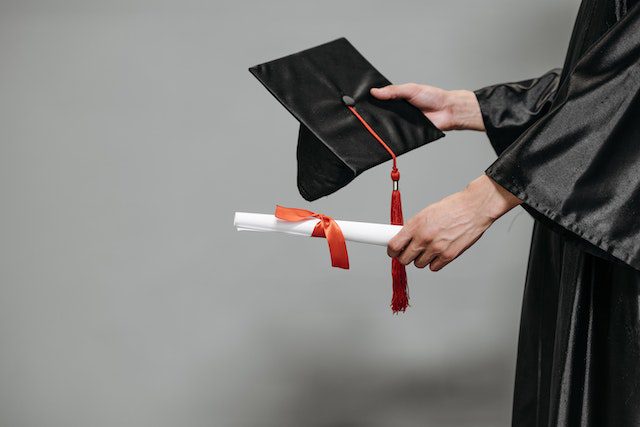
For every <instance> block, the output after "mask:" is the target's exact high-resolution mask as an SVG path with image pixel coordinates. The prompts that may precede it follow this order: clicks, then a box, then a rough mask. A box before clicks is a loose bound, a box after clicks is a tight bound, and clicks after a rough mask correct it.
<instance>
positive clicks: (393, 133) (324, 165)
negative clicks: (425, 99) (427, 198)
mask: <svg viewBox="0 0 640 427" xmlns="http://www.w3.org/2000/svg"><path fill="white" fill-rule="evenodd" d="M249 71H250V72H251V73H252V74H253V75H254V76H255V77H256V78H257V79H258V80H260V82H261V83H262V84H263V85H264V86H265V87H266V88H267V89H268V90H269V91H270V92H271V94H272V95H273V96H274V97H275V98H276V99H277V100H278V101H280V103H281V104H282V105H283V106H284V107H285V108H286V109H287V110H289V112H290V113H291V114H293V116H294V117H295V118H296V119H297V120H298V121H299V122H300V131H299V133H298V149H297V159H298V189H299V191H300V194H301V195H302V197H304V198H305V199H306V200H308V201H313V200H316V199H318V198H320V197H322V196H327V195H329V194H332V193H334V192H335V191H337V190H339V189H340V188H342V187H344V186H345V185H347V184H348V183H349V182H351V181H352V180H353V179H354V178H355V177H357V176H358V175H360V174H361V173H362V172H364V171H366V170H367V169H370V168H372V167H374V166H377V165H379V164H381V163H384V162H386V161H388V160H393V165H392V171H391V179H392V181H393V191H392V200H391V223H392V224H398V225H402V222H403V218H402V206H401V201H400V192H399V190H398V181H399V179H400V173H399V171H398V168H397V163H396V157H397V156H400V155H401V154H404V153H406V152H408V151H411V150H413V149H414V148H418V147H420V146H422V145H425V144H427V143H429V142H431V141H434V140H436V139H438V138H441V137H443V136H444V134H443V133H442V132H441V131H440V130H439V129H438V128H436V127H435V126H434V125H433V123H431V122H430V121H429V120H428V119H427V118H426V117H425V116H424V114H423V113H422V112H421V111H420V110H418V109H417V108H415V107H414V106H412V105H411V104H409V103H408V102H406V101H404V100H386V101H381V100H378V99H376V98H374V97H373V96H371V95H370V93H369V90H370V89H371V88H373V87H382V86H386V85H389V84H391V82H390V81H389V80H387V79H386V78H385V77H384V76H383V75H382V74H380V72H378V70H376V69H375V68H374V67H373V66H372V65H371V64H370V63H369V62H368V61H367V60H366V59H365V58H364V57H363V56H362V55H361V54H360V53H359V52H358V51H357V50H356V49H355V48H354V47H353V46H352V45H351V43H349V41H348V40H347V39H345V38H340V39H337V40H334V41H332V42H329V43H325V44H322V45H320V46H316V47H314V48H311V49H307V50H304V51H301V52H298V53H294V54H292V55H289V56H285V57H283V58H280V59H276V60H273V61H270V62H266V63H264V64H260V65H256V66H254V67H251V68H249ZM392 275H393V278H394V287H393V289H394V292H393V299H392V308H393V310H394V311H404V309H406V307H407V305H408V295H407V291H406V272H405V270H404V266H403V265H402V264H400V263H399V262H398V261H397V260H395V259H394V260H393V265H392Z"/></svg>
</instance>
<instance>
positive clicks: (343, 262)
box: [275, 205, 349, 270]
mask: <svg viewBox="0 0 640 427" xmlns="http://www.w3.org/2000/svg"><path fill="white" fill-rule="evenodd" d="M275 216H276V218H278V219H281V220H283V221H291V222H297V221H305V220H308V219H310V218H316V219H318V220H319V221H318V223H317V224H316V226H315V228H314V229H313V233H311V236H313V237H325V238H326V239H327V243H328V244H329V253H330V254H331V265H332V266H333V267H338V268H344V269H347V270H348V269H349V255H348V254H347V244H346V243H345V241H344V235H343V234H342V230H340V226H338V224H337V223H336V222H335V221H334V220H333V218H331V217H330V216H327V215H323V214H319V213H315V212H311V211H308V210H306V209H297V208H285V207H284V206H278V205H276V212H275Z"/></svg>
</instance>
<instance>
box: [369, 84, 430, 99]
mask: <svg viewBox="0 0 640 427" xmlns="http://www.w3.org/2000/svg"><path fill="white" fill-rule="evenodd" d="M419 91H420V88H419V87H418V85H417V84H415V83H405V84H401V85H389V86H385V87H381V88H373V89H371V91H370V92H371V95H373V96H374V97H376V98H378V99H380V100H383V101H385V100H388V99H407V100H409V99H411V98H413V97H414V96H416V95H417V94H418V92H419Z"/></svg>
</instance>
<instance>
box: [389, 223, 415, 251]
mask: <svg viewBox="0 0 640 427" xmlns="http://www.w3.org/2000/svg"><path fill="white" fill-rule="evenodd" d="M409 242H411V233H410V232H409V230H407V227H402V229H401V230H400V231H399V232H398V234H396V235H395V236H394V237H393V239H391V240H390V241H389V244H388V245H387V255H389V256H390V257H391V258H396V257H398V255H400V254H401V253H402V251H403V250H404V249H405V248H406V247H407V246H409Z"/></svg>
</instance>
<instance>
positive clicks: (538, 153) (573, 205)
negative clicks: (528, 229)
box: [476, 0, 640, 427]
mask: <svg viewBox="0 0 640 427" xmlns="http://www.w3.org/2000/svg"><path fill="white" fill-rule="evenodd" d="M636 3H637V2H636V1H631V0H630V1H623V0H616V1H613V0H611V1H605V0H583V2H582V4H581V6H580V10H579V12H578V16H577V18H576V24H575V26H574V31H573V34H572V37H571V41H570V45H569V49H568V52H567V56H566V59H565V63H564V66H563V68H562V73H561V75H560V78H559V81H558V83H557V85H556V86H555V87H556V89H555V91H554V93H553V94H551V95H550V93H549V91H548V90H539V88H540V85H539V84H528V85H526V84H525V85H522V84H521V83H516V84H513V88H512V85H511V84H505V85H498V86H494V87H490V88H486V89H481V90H479V91H476V96H477V97H478V101H479V102H480V106H481V109H482V112H483V119H484V121H485V127H486V128H487V130H488V136H489V138H490V139H491V140H492V144H493V146H494V147H495V148H496V151H497V152H498V154H499V157H498V160H497V161H496V162H495V163H494V164H493V165H491V166H490V167H489V168H488V169H487V171H486V173H487V174H488V175H489V176H491V177H492V178H493V179H495V180H496V181H497V182H498V183H500V184H501V185H502V186H504V187H505V188H507V189H508V190H509V191H511V192H512V193H513V194H515V195H516V196H518V197H519V198H521V199H522V200H524V202H525V205H524V207H525V209H527V210H528V211H529V212H530V213H532V214H533V215H534V218H536V223H535V226H534V230H533V238H532V244H531V252H530V258H529V266H528V270H527V281H526V287H525V293H524V300H523V309H522V320H521V325H520V341H519V346H518V362H517V368H516V384H515V390H514V404H513V425H514V426H518V427H521V426H525V427H527V426H536V427H542V426H545V427H548V426H581V427H595V426H622V427H624V426H638V425H640V380H639V378H640V298H639V297H640V272H639V271H638V269H640V224H638V221H637V219H636V217H637V214H638V212H640V173H639V172H640V139H639V138H640V120H638V114H639V113H640V105H639V103H640V62H639V59H640V9H639V8H638V6H637V5H636ZM543 79H544V77H543V78H542V79H539V80H538V81H542V80H543ZM535 81H536V80H534V82H535ZM492 88H499V89H492ZM549 96H550V97H551V98H552V101H550V99H549ZM540 106H543V107H542V108H540ZM537 111H540V113H535V114H531V112H537Z"/></svg>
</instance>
